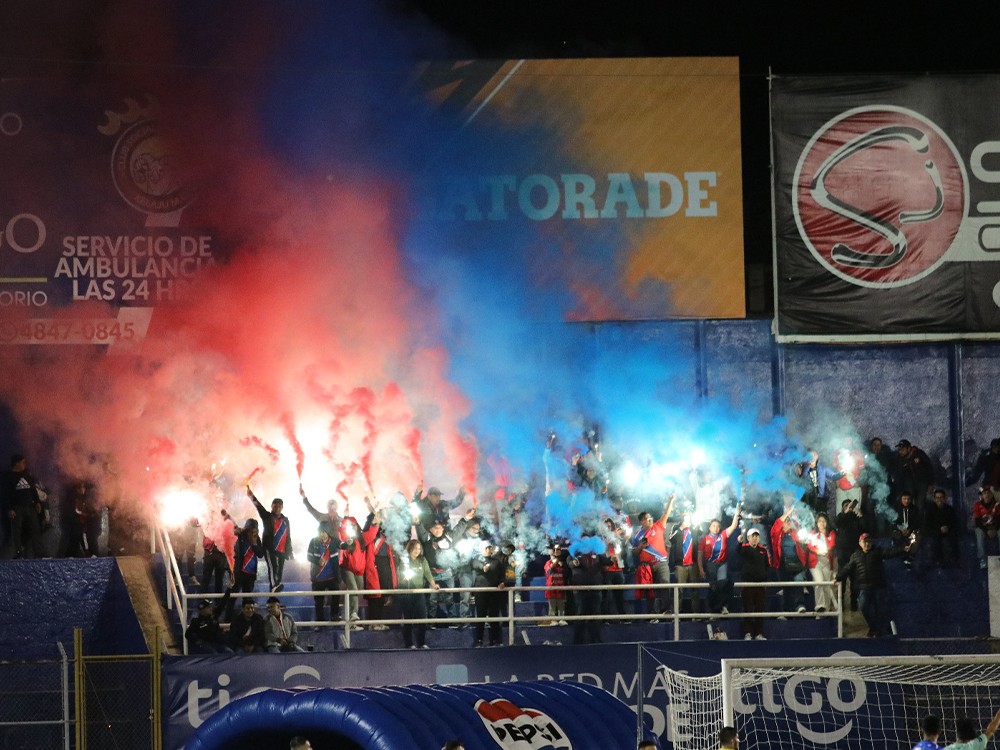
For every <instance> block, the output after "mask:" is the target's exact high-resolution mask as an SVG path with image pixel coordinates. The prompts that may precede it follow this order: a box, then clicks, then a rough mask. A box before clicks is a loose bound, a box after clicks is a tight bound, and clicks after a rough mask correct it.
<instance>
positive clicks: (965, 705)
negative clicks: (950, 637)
mask: <svg viewBox="0 0 1000 750" xmlns="http://www.w3.org/2000/svg"><path fill="white" fill-rule="evenodd" d="M661 669H662V670H663V671H664V674H663V682H664V683H665V685H666V689H667V694H668V699H669V701H670V710H669V716H670V735H669V738H670V740H671V742H672V744H673V747H674V750H715V748H718V733H719V729H720V728H721V727H722V726H725V725H730V726H735V727H736V730H737V734H738V735H739V738H740V748H741V750H749V749H751V748H782V749H783V750H796V749H798V748H802V749H806V748H809V749H810V750H812V749H822V750H829V749H832V748H865V749H866V750H868V749H869V748H874V749H876V750H878V749H879V748H886V749H890V748H891V750H899V749H900V748H910V747H912V746H913V745H914V744H915V743H916V741H917V740H918V739H919V730H920V723H921V721H922V720H923V718H924V717H925V716H927V715H928V714H935V715H937V716H939V717H941V720H942V724H943V727H944V732H943V736H942V737H941V738H939V740H938V741H939V743H940V744H942V745H943V744H948V743H950V742H955V741H956V739H955V731H954V730H955V720H956V719H958V718H960V717H963V716H968V717H970V718H971V719H972V720H973V721H974V722H975V723H976V724H977V726H979V727H985V726H986V725H987V724H988V723H989V721H990V719H991V718H992V717H993V714H994V713H995V712H996V710H997V709H998V708H1000V656H992V655H990V656H941V657H936V656H931V657H905V656H895V657H894V656H887V657H840V656H837V657H829V658H814V659H728V660H723V661H722V672H721V673H720V674H718V675H715V676H714V677H691V676H689V675H687V674H683V673H680V672H674V671H672V670H670V669H667V668H666V667H661Z"/></svg>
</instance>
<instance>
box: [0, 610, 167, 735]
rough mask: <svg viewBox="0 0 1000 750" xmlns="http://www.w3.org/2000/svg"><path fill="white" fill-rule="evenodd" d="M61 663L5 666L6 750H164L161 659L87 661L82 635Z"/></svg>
mask: <svg viewBox="0 0 1000 750" xmlns="http://www.w3.org/2000/svg"><path fill="white" fill-rule="evenodd" d="M56 646H57V648H58V649H59V653H60V657H61V658H59V659H57V660H32V661H3V662H0V748H3V749H4V750H22V749H23V750H29V749H30V750H35V748H46V750H56V749H57V748H62V749H63V750H122V748H128V750H142V749H143V748H149V750H161V747H162V744H161V732H160V715H161V714H160V695H161V684H160V668H159V664H160V660H159V653H157V654H136V655H87V654H84V653H83V631H81V630H79V629H78V630H76V631H75V633H74V644H73V646H74V648H73V654H72V655H69V654H67V653H66V650H65V648H64V647H63V645H62V644H61V643H56Z"/></svg>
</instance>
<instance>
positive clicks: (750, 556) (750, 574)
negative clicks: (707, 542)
mask: <svg viewBox="0 0 1000 750" xmlns="http://www.w3.org/2000/svg"><path fill="white" fill-rule="evenodd" d="M744 540H745V542H744ZM739 542H740V548H739V550H740V557H741V558H742V560H743V582H744V583H766V582H767V580H768V575H769V573H770V570H771V556H770V555H769V554H768V553H767V548H766V547H764V546H763V545H762V544H761V543H760V531H759V530H758V529H757V528H755V527H751V528H750V529H749V530H748V531H747V532H746V534H745V535H743V534H741V535H740V538H739ZM740 591H741V594H742V596H743V611H744V612H746V613H747V614H748V615H751V616H750V617H744V618H743V637H744V638H745V639H746V640H750V639H751V638H756V639H757V640H759V641H762V640H764V621H763V619H761V618H760V617H753V616H752V614H753V613H754V612H763V611H764V610H765V609H766V607H767V589H766V588H764V587H763V586H744V587H743V588H742V589H740Z"/></svg>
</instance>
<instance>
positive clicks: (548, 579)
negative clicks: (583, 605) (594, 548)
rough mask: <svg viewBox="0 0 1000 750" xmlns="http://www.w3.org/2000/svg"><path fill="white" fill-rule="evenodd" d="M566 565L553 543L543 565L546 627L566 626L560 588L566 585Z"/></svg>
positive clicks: (564, 602) (563, 598) (558, 547)
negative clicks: (546, 614) (547, 610)
mask: <svg viewBox="0 0 1000 750" xmlns="http://www.w3.org/2000/svg"><path fill="white" fill-rule="evenodd" d="M565 574H566V565H565V563H564V561H563V555H562V547H561V546H560V545H559V543H558V542H556V543H553V545H552V549H551V550H550V552H549V559H548V560H547V561H546V563H545V600H546V601H547V602H548V604H549V617H550V618H551V619H550V620H549V621H548V622H547V623H546V624H548V625H566V624H567V622H566V620H564V619H563V618H564V617H565V616H566V592H565V591H561V590H560V588H559V587H560V586H564V585H566V575H565Z"/></svg>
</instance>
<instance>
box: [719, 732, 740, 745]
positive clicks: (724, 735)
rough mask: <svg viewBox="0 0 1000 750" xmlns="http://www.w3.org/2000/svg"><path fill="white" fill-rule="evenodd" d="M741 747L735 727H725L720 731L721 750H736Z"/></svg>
mask: <svg viewBox="0 0 1000 750" xmlns="http://www.w3.org/2000/svg"><path fill="white" fill-rule="evenodd" d="M739 746H740V738H739V736H738V735H737V734H736V729H735V728H734V727H723V728H722V729H720V730H719V750H736V749H737V748H738V747H739Z"/></svg>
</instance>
